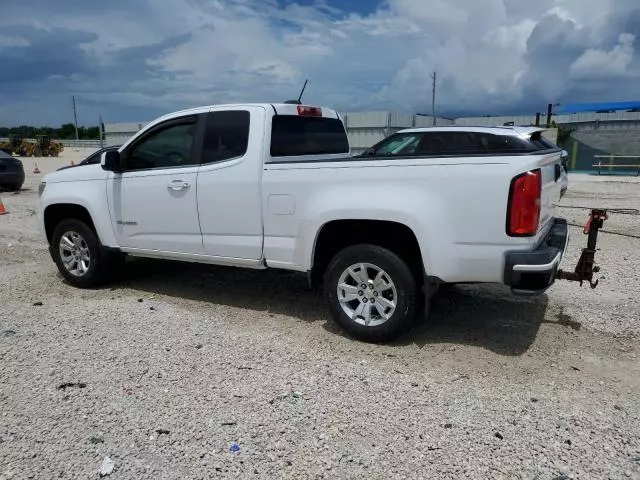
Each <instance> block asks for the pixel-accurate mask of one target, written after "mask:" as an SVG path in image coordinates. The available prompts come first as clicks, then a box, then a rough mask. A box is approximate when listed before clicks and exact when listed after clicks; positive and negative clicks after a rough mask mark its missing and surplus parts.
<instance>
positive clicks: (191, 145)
mask: <svg viewBox="0 0 640 480" xmlns="http://www.w3.org/2000/svg"><path fill="white" fill-rule="evenodd" d="M198 119H199V117H198V116H189V117H181V118H177V119H172V120H169V121H167V122H163V123H161V124H159V125H156V126H154V127H152V128H151V129H150V130H149V131H148V132H146V133H145V134H144V135H143V136H141V137H140V138H139V139H136V140H135V141H134V142H133V143H131V144H130V145H127V146H126V147H125V148H124V149H123V150H122V151H121V152H120V155H121V159H122V163H123V165H124V172H123V173H121V174H114V176H113V177H112V178H111V179H110V180H109V183H108V187H107V190H108V194H107V198H108V202H109V209H110V211H111V221H112V223H113V229H114V231H115V233H116V236H117V238H118V242H119V245H120V247H121V248H123V249H124V250H125V251H130V252H136V251H161V252H172V253H183V254H202V253H204V248H203V245H202V234H201V233H200V223H199V220H198V206H197V196H196V187H197V177H198V167H199V164H200V158H199V154H198V153H197V152H198V151H199V149H200V143H201V135H198V134H197V131H198V129H197V126H198Z"/></svg>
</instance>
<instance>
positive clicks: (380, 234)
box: [310, 219, 426, 284]
mask: <svg viewBox="0 0 640 480" xmlns="http://www.w3.org/2000/svg"><path fill="white" fill-rule="evenodd" d="M357 244H371V245H376V246H379V247H383V248H387V249H388V250H390V251H392V252H394V253H395V254H397V255H398V256H399V257H400V258H402V259H403V260H404V261H405V262H406V263H407V265H408V266H409V269H410V270H411V272H412V274H413V275H414V277H415V279H416V282H418V284H422V282H423V280H424V275H425V268H426V262H425V258H424V257H425V256H424V253H423V251H422V248H421V246H420V242H419V241H418V235H416V233H415V232H414V230H413V229H412V228H411V227H410V226H408V225H407V224H405V223H402V222H397V221H392V220H369V219H340V220H330V221H327V222H325V223H324V224H322V226H321V227H320V228H319V229H318V231H317V233H316V235H315V239H314V242H313V247H312V251H311V258H310V265H311V268H310V271H311V278H312V280H313V281H314V282H317V281H319V279H320V278H321V276H322V275H323V274H324V271H325V270H326V268H327V266H328V264H329V262H330V261H331V259H332V258H333V257H334V256H335V254H337V253H338V252H339V251H340V250H342V249H344V248H346V247H349V246H351V245H357Z"/></svg>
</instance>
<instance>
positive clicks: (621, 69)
mask: <svg viewBox="0 0 640 480" xmlns="http://www.w3.org/2000/svg"><path fill="white" fill-rule="evenodd" d="M635 39H636V37H635V35H632V34H630V33H623V34H621V35H620V37H619V42H620V43H619V44H618V45H616V46H615V47H613V48H612V49H611V50H608V51H607V50H602V49H597V48H591V49H589V50H587V51H586V52H584V53H583V54H582V55H581V56H580V57H579V58H578V59H577V60H576V61H575V62H573V63H572V64H571V68H570V71H571V74H572V75H573V76H574V77H575V78H578V79H580V78H597V77H609V76H625V75H628V74H630V73H631V72H629V70H628V68H629V66H630V65H631V62H632V61H633V58H634V55H635V48H634V46H633V43H634V41H635Z"/></svg>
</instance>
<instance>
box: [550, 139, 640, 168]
mask: <svg viewBox="0 0 640 480" xmlns="http://www.w3.org/2000/svg"><path fill="white" fill-rule="evenodd" d="M563 148H564V149H565V150H567V152H569V158H570V161H569V166H570V168H571V169H572V170H582V171H593V167H592V165H593V164H594V163H597V162H599V161H602V162H603V163H618V164H622V163H624V164H631V165H636V164H640V131H638V130H636V129H635V128H632V129H629V130H626V131H624V130H608V131H603V130H578V131H576V132H574V133H573V134H572V135H571V138H570V139H569V140H568V141H567V142H565V144H564V145H563ZM598 155H600V156H606V157H607V158H596V156H598ZM616 155H624V156H638V158H625V159H621V158H619V159H616V158H614V157H615V156H616ZM628 173H630V174H633V175H635V171H632V170H629V171H628Z"/></svg>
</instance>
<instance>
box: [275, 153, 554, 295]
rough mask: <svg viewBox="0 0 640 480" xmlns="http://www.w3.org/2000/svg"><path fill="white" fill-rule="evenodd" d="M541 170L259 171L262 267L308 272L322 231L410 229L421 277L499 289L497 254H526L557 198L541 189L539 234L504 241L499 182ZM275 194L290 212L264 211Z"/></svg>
mask: <svg viewBox="0 0 640 480" xmlns="http://www.w3.org/2000/svg"><path fill="white" fill-rule="evenodd" d="M546 162H547V158H546V157H538V158H537V161H535V162H532V157H530V156H520V157H502V158H500V159H496V158H479V157H469V158H455V159H453V158H450V159H446V158H440V159H413V160H386V161H385V160H373V161H365V160H356V161H345V162H321V163H314V162H306V163H298V164H267V165H266V168H265V173H264V177H263V189H264V202H263V205H264V207H263V208H264V211H265V213H264V216H265V240H264V244H265V246H264V252H265V258H266V259H267V265H269V266H274V267H280V268H290V269H293V270H300V271H306V270H309V269H310V268H311V266H312V264H313V251H314V244H315V239H316V237H317V234H318V232H319V231H320V230H321V228H322V226H323V225H325V224H326V223H328V222H330V221H333V220H348V219H359V220H386V221H392V222H397V223H402V224H404V225H406V226H408V227H410V228H411V230H412V231H413V232H414V234H415V235H416V238H417V239H418V242H419V244H420V250H421V253H422V257H423V262H424V267H425V270H426V272H427V273H428V274H429V275H432V276H435V277H438V278H440V279H442V280H444V281H446V282H463V281H464V282H498V281H501V278H502V275H503V269H504V263H503V261H502V259H503V257H504V251H505V249H509V250H514V251H515V250H527V249H530V248H532V246H533V245H535V244H536V243H537V242H538V241H539V240H540V238H541V237H542V236H543V235H544V234H545V233H546V227H547V225H548V222H549V221H550V220H551V219H552V218H553V208H554V207H553V202H554V199H555V201H557V200H559V198H560V195H559V189H558V190H557V192H556V191H555V190H556V189H555V187H553V186H551V185H546V186H545V187H544V188H546V192H545V194H544V195H543V197H545V196H546V197H548V198H547V199H546V200H545V203H546V205H545V217H544V221H545V222H546V223H545V225H543V226H542V228H541V229H540V232H539V234H538V235H537V236H535V237H521V238H513V237H508V236H507V234H506V231H505V219H506V209H507V198H508V195H509V182H508V181H507V182H505V179H511V178H512V177H514V176H516V175H517V174H518V173H521V172H522V171H526V170H527V169H531V168H536V167H538V166H539V165H538V164H540V165H541V164H544V163H546ZM544 178H545V180H543V181H548V178H547V177H546V175H545V176H544ZM551 182H552V183H553V178H551ZM276 195H277V196H280V197H286V198H287V199H288V202H290V203H291V204H292V205H294V207H295V208H294V209H292V210H293V211H292V213H291V214H288V215H282V214H277V213H273V212H272V211H271V209H272V208H271V207H270V202H269V199H271V198H272V197H274V196H276ZM454 219H455V220H454Z"/></svg>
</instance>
